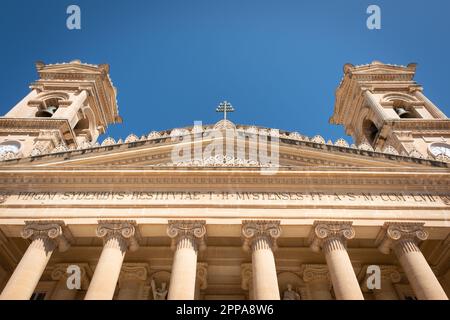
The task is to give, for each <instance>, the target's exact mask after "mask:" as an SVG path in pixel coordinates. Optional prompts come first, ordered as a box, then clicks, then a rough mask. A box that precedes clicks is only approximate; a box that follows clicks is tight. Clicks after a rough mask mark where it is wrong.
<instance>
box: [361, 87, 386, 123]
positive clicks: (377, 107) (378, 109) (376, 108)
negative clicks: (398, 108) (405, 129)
mask: <svg viewBox="0 0 450 320" xmlns="http://www.w3.org/2000/svg"><path fill="white" fill-rule="evenodd" d="M364 96H365V97H366V99H367V102H369V105H370V108H371V109H372V110H373V112H375V114H376V115H377V117H378V119H379V120H380V121H383V120H385V119H388V116H387V115H386V113H385V112H384V109H383V107H382V106H381V104H380V103H379V102H378V101H377V99H375V97H374V96H373V93H372V92H371V91H370V90H367V89H366V90H365V91H364Z"/></svg>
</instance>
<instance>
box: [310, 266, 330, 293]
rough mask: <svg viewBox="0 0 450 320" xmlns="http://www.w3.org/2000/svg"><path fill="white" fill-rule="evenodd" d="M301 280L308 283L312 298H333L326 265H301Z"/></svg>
mask: <svg viewBox="0 0 450 320" xmlns="http://www.w3.org/2000/svg"><path fill="white" fill-rule="evenodd" d="M303 281H305V283H306V284H307V285H308V292H309V296H310V297H311V299H312V300H333V297H332V296H331V282H330V275H329V272H328V267H327V265H325V264H307V265H304V266H303Z"/></svg>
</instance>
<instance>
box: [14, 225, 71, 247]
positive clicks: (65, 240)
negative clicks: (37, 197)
mask: <svg viewBox="0 0 450 320" xmlns="http://www.w3.org/2000/svg"><path fill="white" fill-rule="evenodd" d="M63 226H64V223H63V222H60V221H25V227H24V228H23V230H22V232H21V236H22V238H24V239H30V240H31V241H33V240H36V239H43V240H44V241H45V242H46V243H48V244H51V245H53V246H55V247H58V249H59V251H60V252H64V251H67V250H68V249H69V247H70V241H71V239H72V236H71V234H70V232H69V231H68V230H67V229H65V228H64V229H63ZM49 249H50V250H49V251H51V250H53V248H49Z"/></svg>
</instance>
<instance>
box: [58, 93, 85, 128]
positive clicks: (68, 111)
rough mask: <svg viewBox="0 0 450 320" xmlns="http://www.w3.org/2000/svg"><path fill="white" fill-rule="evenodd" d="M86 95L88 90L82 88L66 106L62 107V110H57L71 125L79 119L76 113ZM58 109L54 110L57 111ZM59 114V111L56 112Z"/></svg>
mask: <svg viewBox="0 0 450 320" xmlns="http://www.w3.org/2000/svg"><path fill="white" fill-rule="evenodd" d="M87 97H88V92H87V90H85V89H82V90H81V91H80V93H79V94H78V95H77V96H75V97H74V99H73V101H72V103H71V104H70V106H68V107H67V108H64V109H62V108H61V109H62V110H60V109H58V111H60V112H62V113H64V114H63V116H64V117H66V118H67V119H69V123H70V125H71V126H72V127H73V126H75V125H76V124H77V121H78V120H79V119H78V117H77V116H76V114H77V113H78V111H79V110H80V109H81V107H83V104H84V102H85V101H86V99H87ZM58 111H56V112H57V113H58ZM58 115H59V113H58Z"/></svg>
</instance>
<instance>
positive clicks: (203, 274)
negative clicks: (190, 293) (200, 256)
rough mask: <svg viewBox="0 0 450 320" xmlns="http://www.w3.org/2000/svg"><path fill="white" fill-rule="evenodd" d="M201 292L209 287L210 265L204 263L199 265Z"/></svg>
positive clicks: (198, 274) (198, 278) (198, 279)
mask: <svg viewBox="0 0 450 320" xmlns="http://www.w3.org/2000/svg"><path fill="white" fill-rule="evenodd" d="M196 280H197V281H198V285H199V287H200V289H201V290H205V289H206V288H207V287H208V264H207V263H204V262H199V263H197V279H196Z"/></svg>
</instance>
